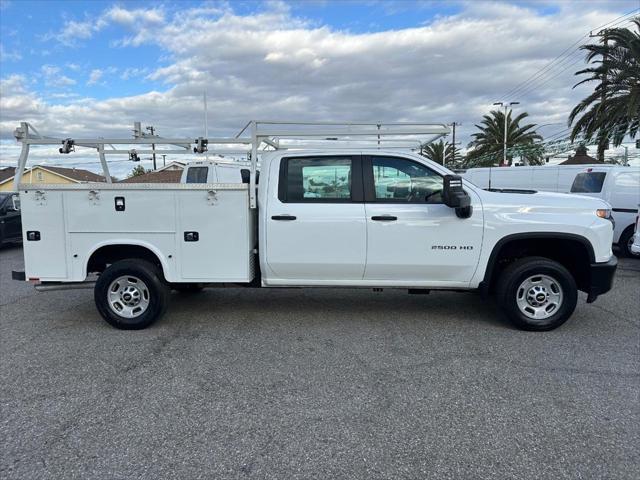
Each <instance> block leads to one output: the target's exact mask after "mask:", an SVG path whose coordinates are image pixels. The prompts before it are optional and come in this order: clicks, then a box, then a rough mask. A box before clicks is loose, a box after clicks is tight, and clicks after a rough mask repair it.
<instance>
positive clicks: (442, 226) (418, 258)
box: [363, 156, 483, 287]
mask: <svg viewBox="0 0 640 480" xmlns="http://www.w3.org/2000/svg"><path fill="white" fill-rule="evenodd" d="M363 176H364V182H365V183H364V185H365V186H364V190H365V213H366V218H367V265H366V269H365V275H364V279H365V280H368V281H376V280H379V281H380V284H381V285H382V284H388V283H390V284H393V283H394V282H395V283H397V284H399V285H404V284H406V285H410V284H414V285H416V286H417V285H425V286H429V285H432V286H452V287H456V286H464V285H465V284H466V283H467V282H469V281H470V280H471V277H472V276H473V274H474V272H475V270H476V267H477V264H478V259H479V256H480V248H481V245H482V232H483V220H482V207H481V204H480V200H479V198H477V197H476V195H475V194H474V193H473V192H471V191H468V193H469V194H470V195H471V197H472V205H473V214H472V216H471V217H470V218H465V219H461V218H458V217H457V216H456V213H455V210H454V209H452V208H449V207H447V206H446V205H444V204H443V203H442V187H443V177H442V175H440V174H439V173H437V172H435V171H434V170H432V169H430V168H429V167H427V166H426V165H425V164H423V163H421V162H418V161H416V160H411V159H407V158H402V157H391V156H370V157H365V159H364V160H363Z"/></svg>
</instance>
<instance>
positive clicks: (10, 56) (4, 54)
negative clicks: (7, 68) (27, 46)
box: [0, 43, 22, 62]
mask: <svg viewBox="0 0 640 480" xmlns="http://www.w3.org/2000/svg"><path fill="white" fill-rule="evenodd" d="M18 60H22V55H20V52H18V51H17V50H11V51H9V50H7V49H6V48H4V45H3V44H1V43H0V62H17V61H18Z"/></svg>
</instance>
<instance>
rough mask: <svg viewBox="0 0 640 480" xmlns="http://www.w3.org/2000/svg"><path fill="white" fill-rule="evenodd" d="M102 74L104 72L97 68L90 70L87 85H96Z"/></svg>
mask: <svg viewBox="0 0 640 480" xmlns="http://www.w3.org/2000/svg"><path fill="white" fill-rule="evenodd" d="M103 74H104V72H103V71H102V70H100V69H99V68H95V69H93V70H91V73H90V74H89V80H87V85H93V84H94V83H97V82H98V80H100V79H101V78H102V75H103Z"/></svg>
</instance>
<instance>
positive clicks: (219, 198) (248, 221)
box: [176, 189, 255, 282]
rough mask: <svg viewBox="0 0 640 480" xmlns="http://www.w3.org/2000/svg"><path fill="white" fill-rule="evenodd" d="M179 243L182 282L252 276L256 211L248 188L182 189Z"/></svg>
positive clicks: (238, 279) (212, 280)
mask: <svg viewBox="0 0 640 480" xmlns="http://www.w3.org/2000/svg"><path fill="white" fill-rule="evenodd" d="M177 198H178V217H177V222H178V224H179V228H178V232H177V235H176V242H177V243H178V244H179V246H180V247H179V250H180V269H181V278H182V280H183V281H189V280H191V281H202V282H204V281H211V282H215V281H218V282H236V281H237V282H248V281H251V280H252V279H253V274H254V272H253V268H252V262H253V252H252V251H253V248H254V245H253V241H254V238H255V236H254V233H253V229H254V225H253V214H252V213H251V212H250V210H249V197H248V195H247V191H246V189H239V190H224V191H222V190H221V191H217V192H216V191H213V190H211V191H207V190H200V191H190V190H185V191H182V192H180V195H178V196H177Z"/></svg>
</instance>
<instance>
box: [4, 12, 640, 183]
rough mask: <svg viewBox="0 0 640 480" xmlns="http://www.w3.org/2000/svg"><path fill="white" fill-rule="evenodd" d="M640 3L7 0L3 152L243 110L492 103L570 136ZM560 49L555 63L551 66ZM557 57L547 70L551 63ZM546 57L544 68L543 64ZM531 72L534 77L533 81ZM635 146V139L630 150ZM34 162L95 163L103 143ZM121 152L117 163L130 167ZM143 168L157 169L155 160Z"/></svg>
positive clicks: (353, 115)
mask: <svg viewBox="0 0 640 480" xmlns="http://www.w3.org/2000/svg"><path fill="white" fill-rule="evenodd" d="M639 8H640V0H626V1H616V0H610V1H589V0H582V1H572V0H563V1H551V0H538V1H529V2H524V1H523V2H483V1H453V0H452V1H447V2H435V1H395V2H392V1H341V2H337V1H319V0H318V1H312V0H309V1H303V2H284V1H268V2H240V1H238V2H235V1H234V2H217V1H216V2H209V1H204V2H202V1H179V2H171V1H167V2H162V1H156V2H138V1H121V2H110V1H104V2H103V1H70V0H69V1H26V0H0V27H1V28H0V165H15V164H16V161H17V157H18V152H19V148H18V145H17V144H16V142H15V141H14V140H13V136H12V132H13V130H14V129H15V127H16V126H17V125H18V124H19V122H20V121H29V122H30V123H32V124H33V125H34V126H35V127H36V128H37V129H38V130H39V131H40V133H42V134H44V135H51V136H55V137H67V136H72V137H75V138H82V137H84V138H87V137H92V136H103V137H107V136H111V137H114V136H115V137H126V136H129V135H130V134H131V129H132V125H133V122H134V121H141V122H142V123H143V125H154V126H155V127H156V129H157V131H158V133H159V134H160V135H164V136H172V137H182V136H188V137H196V136H199V135H202V134H203V129H204V127H203V124H204V120H203V93H204V92H205V91H206V92H207V98H208V124H209V134H210V135H225V136H227V135H232V134H235V133H236V132H237V131H238V130H240V128H242V126H244V124H245V123H246V122H247V121H248V120H252V119H269V120H272V119H276V120H319V121H376V122H377V121H381V122H392V121H412V122H433V123H451V122H457V123H458V124H460V126H459V127H457V138H456V140H457V141H459V142H461V145H460V146H461V147H464V146H466V144H467V143H468V142H469V141H470V139H471V137H470V135H471V134H472V133H473V132H474V131H475V130H476V129H475V126H474V125H475V124H477V123H479V122H480V120H481V119H482V115H484V114H487V113H488V112H489V111H490V110H491V109H492V108H495V107H492V104H493V103H494V102H497V101H519V102H520V104H519V105H517V106H516V107H515V109H516V113H519V112H522V111H526V112H528V113H529V115H530V121H531V122H532V123H536V124H538V125H544V126H542V127H540V128H539V132H540V133H542V134H543V136H545V137H551V136H553V135H562V133H563V131H565V130H566V128H567V126H566V122H567V115H568V113H569V112H570V111H571V108H572V107H573V106H574V105H575V104H576V103H577V102H578V101H579V100H580V99H581V98H583V97H585V96H586V95H587V94H588V93H589V92H590V87H589V86H588V85H585V86H581V87H578V88H575V89H574V88H572V87H573V86H574V84H575V83H577V81H578V77H576V76H575V75H574V73H575V72H576V71H577V70H579V69H581V68H583V67H584V65H585V64H584V52H581V51H579V50H577V47H578V46H579V45H581V44H582V43H585V42H588V41H596V40H597V39H592V38H590V37H589V32H590V31H597V29H598V27H600V26H602V25H606V24H610V25H611V24H615V25H616V26H627V25H629V23H630V22H629V20H630V18H631V16H626V17H622V18H621V16H623V15H625V14H628V13H630V12H632V11H633V10H634V9H639ZM559 55H564V56H562V57H560V61H556V62H555V63H552V64H551V65H550V66H548V65H549V62H552V61H553V60H554V59H556V58H557V57H558V56H559ZM546 66H548V67H546ZM545 67H546V70H542V71H541V69H544V68H545ZM525 82H526V83H525ZM634 154H635V152H634ZM33 162H34V163H41V164H42V163H49V164H57V165H63V166H65V165H66V166H77V167H83V168H88V169H90V170H94V171H98V170H99V163H98V162H97V158H95V155H89V154H87V153H86V151H85V152H76V153H74V154H71V155H69V156H64V157H62V156H61V155H59V154H57V149H51V148H48V149H40V150H35V151H34V154H33ZM132 166H133V165H132V164H131V163H128V162H127V161H126V159H123V160H122V161H120V162H119V163H118V164H117V165H116V166H115V167H114V168H115V170H114V172H112V173H115V174H116V176H120V177H123V176H125V175H126V173H127V172H128V171H129V170H131V168H132ZM145 166H147V167H148V166H149V163H148V161H147V160H145Z"/></svg>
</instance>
